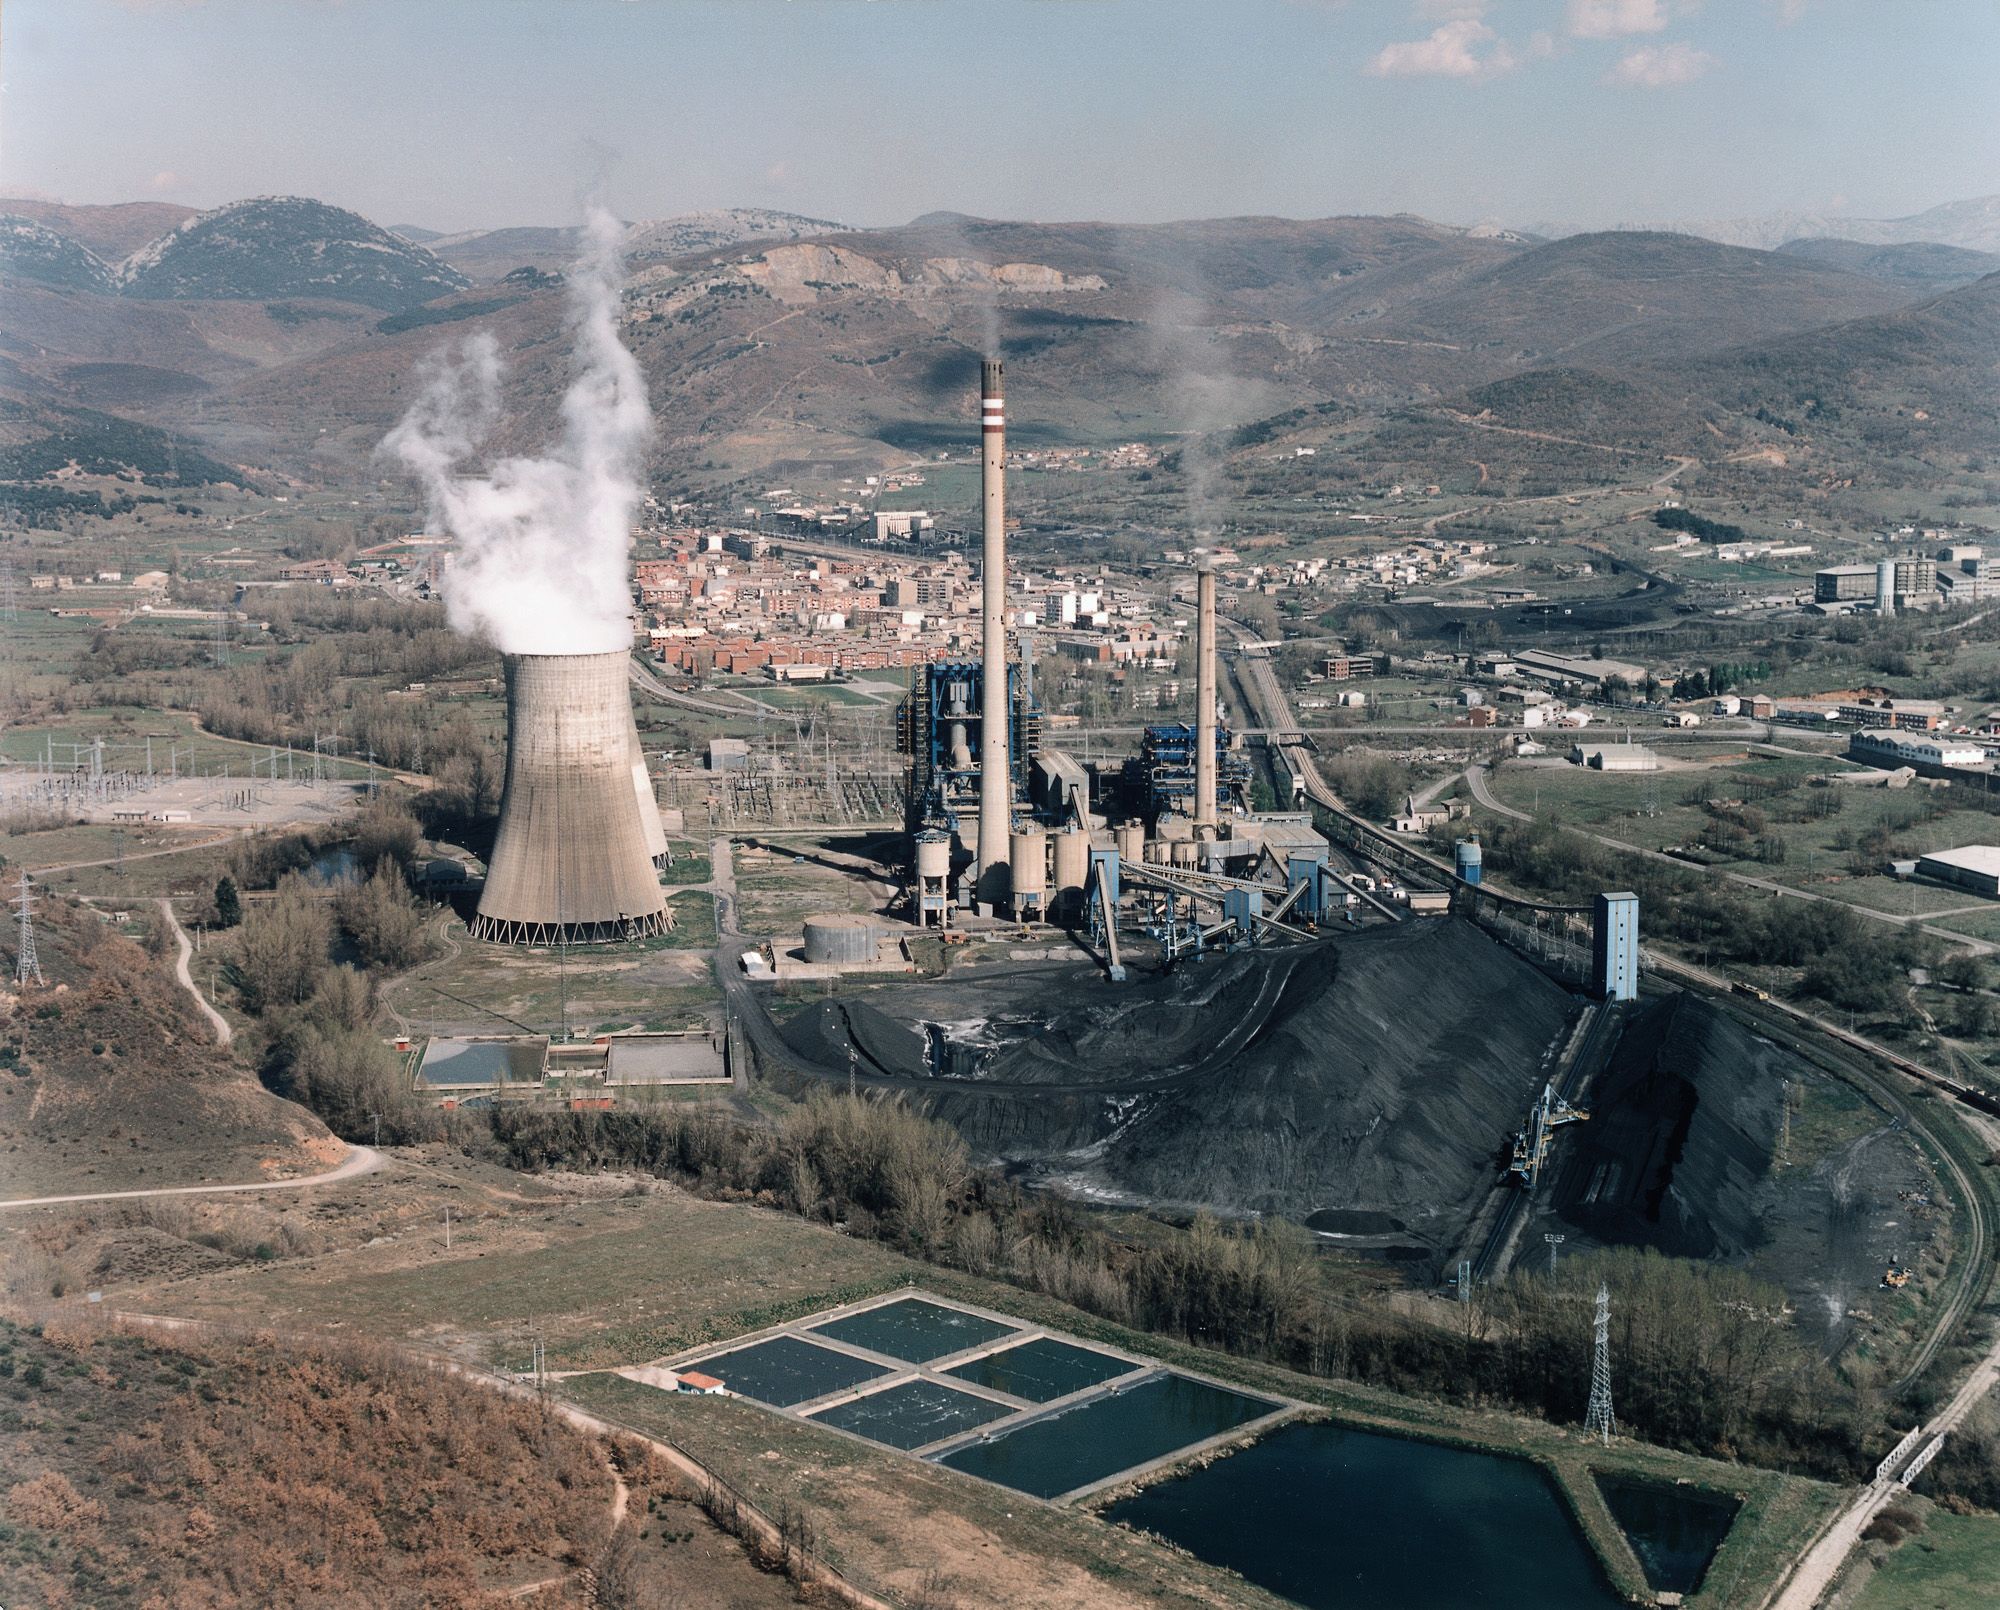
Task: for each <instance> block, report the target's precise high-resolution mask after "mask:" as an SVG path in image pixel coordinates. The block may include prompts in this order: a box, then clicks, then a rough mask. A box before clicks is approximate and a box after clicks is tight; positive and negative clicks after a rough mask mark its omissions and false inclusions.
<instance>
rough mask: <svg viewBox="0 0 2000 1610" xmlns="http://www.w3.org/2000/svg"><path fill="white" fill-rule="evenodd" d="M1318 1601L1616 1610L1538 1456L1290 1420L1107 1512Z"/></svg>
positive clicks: (1307, 1602)
mask: <svg viewBox="0 0 2000 1610" xmlns="http://www.w3.org/2000/svg"><path fill="white" fill-rule="evenodd" d="M1105 1513H1106V1514H1107V1515H1108V1516H1109V1517H1110V1518H1111V1519H1112V1520H1114V1521H1124V1522H1127V1523H1128V1524H1130V1525H1133V1526H1138V1527H1143V1528H1144V1529H1145V1530H1147V1531H1149V1532H1155V1533H1158V1534H1159V1535H1160V1536H1161V1537H1164V1538H1166V1539H1168V1540H1169V1541H1170V1542H1173V1543H1177V1544H1179V1545H1180V1546H1181V1547H1182V1548H1184V1549H1186V1550H1187V1551H1188V1552H1189V1553H1191V1554H1193V1555H1195V1556H1196V1557H1197V1558H1200V1559H1203V1560H1207V1561H1209V1562H1210V1563H1211V1564H1215V1565H1223V1566H1227V1567H1229V1568H1230V1569H1231V1570H1234V1571H1237V1572H1240V1573H1241V1574H1242V1575H1243V1576H1244V1577H1245V1578H1247V1579H1248V1580H1249V1581H1251V1582H1254V1583H1256V1584H1257V1585H1258V1586H1259V1587H1262V1588H1266V1589H1268V1590H1270V1591H1271V1592H1273V1593H1276V1594H1279V1595H1281V1596H1283V1597H1284V1598H1287V1599H1290V1600H1291V1601H1292V1602H1293V1603H1295V1604H1300V1605H1304V1606H1306V1607H1307V1610H1465V1607H1477V1610H1617V1607H1618V1606H1620V1605H1622V1604H1623V1603H1624V1601H1623V1600H1622V1599H1621V1598H1619V1597H1618V1595H1617V1594H1615V1593H1613V1592H1612V1590H1611V1586H1610V1584H1609V1583H1608V1582H1607V1581H1606V1580H1605V1577H1604V1573H1603V1571H1602V1569H1601V1568H1600V1567H1599V1565H1598V1563H1597V1558H1596V1556H1595V1555H1594V1554H1593V1553H1592V1552H1591V1550H1590V1545H1589V1544H1588V1543H1586V1542H1585V1541H1584V1539H1583V1535H1582V1533H1581V1532H1580V1531H1579V1530H1578V1528H1577V1525H1576V1522H1575V1521H1574V1520H1573V1519H1572V1518H1571V1516H1570V1513H1569V1511H1568V1510H1567V1509H1566V1508H1565V1507H1564V1505H1563V1503H1562V1500H1561V1499H1560V1498H1559V1497H1558V1496H1557V1495H1556V1492H1555V1489H1554V1487H1553V1486H1552V1485H1551V1483H1550V1481H1549V1479H1548V1477H1547V1476H1545V1475H1544V1474H1543V1473H1542V1471H1541V1470H1539V1469H1538V1468H1536V1467H1535V1466H1534V1465H1532V1464H1530V1463H1528V1461H1526V1460H1525V1459H1508V1458H1503V1457H1501V1456H1499V1455H1496V1454H1486V1453H1475V1452H1471V1451H1469V1450H1466V1449H1460V1448H1446V1447H1440V1446H1438V1445H1436V1444H1434V1443H1428V1442H1417V1441H1414V1440H1411V1439H1409V1438H1405V1437H1384V1436H1376V1435H1374V1434H1372V1433H1369V1432H1365V1431H1349V1430H1346V1429H1344V1428H1342V1427H1339V1426H1333V1425H1327V1424H1323V1423H1314V1424H1308V1425H1289V1426H1285V1427H1282V1428H1281V1429H1279V1430H1278V1431H1275V1432H1273V1433H1272V1434H1271V1435H1270V1436H1268V1437H1266V1438H1265V1439H1264V1440H1263V1441H1262V1442H1260V1443H1258V1444H1257V1445H1256V1446H1254V1447H1250V1448H1245V1449H1242V1450H1241V1451H1240V1452H1237V1453H1233V1454H1231V1455H1229V1456H1228V1457H1227V1458H1224V1459H1218V1460H1216V1461H1215V1463H1213V1464H1211V1465H1208V1466H1207V1467H1205V1468H1203V1469H1201V1470H1194V1471H1190V1472H1188V1473H1187V1474H1186V1475H1184V1476H1179V1477H1176V1478H1175V1479H1174V1480H1172V1481H1166V1482H1161V1483H1160V1484H1159V1485H1157V1486H1154V1487H1149V1488H1147V1489H1146V1490H1145V1491H1143V1492H1141V1493H1139V1494H1137V1495H1136V1496H1134V1497H1132V1498H1127V1499H1124V1500H1122V1501H1121V1502H1119V1503H1117V1504H1114V1505H1113V1506H1112V1507H1111V1508H1110V1509H1108V1510H1107V1511H1106V1512H1105Z"/></svg>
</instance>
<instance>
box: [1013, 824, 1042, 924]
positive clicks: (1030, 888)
mask: <svg viewBox="0 0 2000 1610" xmlns="http://www.w3.org/2000/svg"><path fill="white" fill-rule="evenodd" d="M1048 837H1049V836H1048V834H1046V833H1044V832H1043V831H1042V830H1041V829H1040V828H1039V827H1022V828H1016V829H1015V830H1014V832H1013V833H1012V834H1011V835H1010V836H1009V837H1008V840H1007V878H1008V887H1009V889H1010V891H1011V892H1012V894H1013V897H1014V915H1015V916H1017V917H1025V916H1028V915H1029V914H1030V913H1032V914H1033V915H1035V916H1038V917H1039V916H1041V915H1042V913H1043V912H1044V911H1045V910H1046V909H1047V906H1048V898H1049V850H1048Z"/></svg>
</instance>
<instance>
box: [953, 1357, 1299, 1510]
mask: <svg viewBox="0 0 2000 1610" xmlns="http://www.w3.org/2000/svg"><path fill="white" fill-rule="evenodd" d="M1279 1407H1281V1405H1279V1404H1276V1403H1273V1402H1271V1401H1270V1400H1269V1399H1267V1398H1254V1397H1250V1396H1249V1395H1247V1394H1246V1393H1242V1392H1232V1391H1230V1390H1229V1389H1228V1388H1226V1387H1220V1386H1210V1385H1209V1384H1208V1383H1207V1382H1205V1381H1196V1380H1192V1379H1190V1378H1189V1377H1187V1376H1185V1375H1173V1374H1160V1375H1155V1376H1152V1377H1149V1378H1148V1379H1146V1380H1144V1381H1141V1382H1139V1383H1138V1384H1137V1385H1136V1386H1130V1387H1126V1388H1125V1389H1124V1390H1123V1391H1119V1392H1112V1393H1107V1394H1105V1395H1104V1396H1101V1397H1094V1398H1086V1399H1085V1400H1084V1401H1082V1402H1081V1403H1077V1404H1074V1405H1072V1406H1071V1407H1069V1408H1066V1409H1058V1410H1056V1411H1055V1412H1054V1413H1052V1414H1046V1415H1043V1416H1042V1417H1041V1418H1040V1419H1037V1420H1030V1421H1027V1422H1026V1423H1025V1424H1023V1425H1020V1426H1017V1427H1015V1428H1014V1429H1013V1430H1010V1431H1003V1432H1000V1433H999V1434H997V1435H996V1436H993V1437H991V1438H988V1439H984V1440H982V1441H979V1442H973V1443H968V1444H967V1445H966V1446H964V1447H962V1448H957V1449H954V1450H953V1451H951V1452H950V1453H946V1454H941V1455H939V1456H938V1463H940V1464H944V1465H949V1466H950V1467H951V1468H952V1469H953V1470H962V1471H964V1472H965V1473H966V1474H967V1475H970V1476H981V1477H984V1478H985V1479H986V1480H987V1481H991V1482H997V1483H999V1484H1000V1485H1001V1486H1002V1487H1012V1488H1013V1489H1014V1490H1015V1491H1016V1492H1023V1493H1030V1494H1032V1495H1033V1496H1035V1497H1037V1498H1056V1497H1059V1496H1061V1495H1062V1494H1064V1493H1068V1492H1074V1491H1075V1490H1076V1489H1077V1488H1079V1487H1089V1486H1092V1485H1093V1484H1095V1483H1097V1482H1100V1481H1103V1480H1105V1479H1107V1478H1108V1477H1111V1476H1115V1475H1117V1474H1118V1473H1119V1472H1120V1471H1121V1470H1130V1469H1132V1468H1133V1467H1135V1466H1138V1465H1149V1464H1151V1463H1152V1462H1153V1461H1154V1460H1156V1459H1163V1458H1165V1457H1166V1456H1167V1455H1168V1454H1171V1453H1176V1452H1178V1451H1179V1450H1181V1449H1182V1448H1188V1447H1192V1446H1193V1445H1194V1444H1195V1443H1198V1442H1206V1441H1207V1440H1208V1439H1209V1438H1210V1437H1214V1436H1219V1435H1221V1434H1222V1433H1223V1432H1225V1431H1233V1430H1234V1429H1235V1428H1236V1427H1237V1426H1240V1425H1245V1424H1247V1423H1248V1422H1250V1421H1252V1420H1258V1419H1261V1418H1263V1417H1264V1416H1265V1415H1267V1414H1270V1413H1272V1412H1274V1411H1275V1410H1277V1409H1278V1408H1279Z"/></svg>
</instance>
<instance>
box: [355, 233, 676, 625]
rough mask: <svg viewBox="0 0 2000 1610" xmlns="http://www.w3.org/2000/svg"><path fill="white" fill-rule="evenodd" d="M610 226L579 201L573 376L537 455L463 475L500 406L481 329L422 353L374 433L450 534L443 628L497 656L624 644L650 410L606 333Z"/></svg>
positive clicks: (617, 238) (626, 360)
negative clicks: (398, 408) (387, 425)
mask: <svg viewBox="0 0 2000 1610" xmlns="http://www.w3.org/2000/svg"><path fill="white" fill-rule="evenodd" d="M624 232H625V231H624V226H623V225H622V224H620V223H619V222H618V220H617V219H615V218H614V217H612V216H611V214H610V213H608V212H606V211H604V210H603V209H602V208H593V209H592V210H591V212H590V215H589V218H588V221H587V223H586V226H585V230H584V239H585V251H584V255H583V257H582V259H581V260H580V261H579V262H578V263H577V265H576V267H575V268H574V269H572V270H571V272H570V275H569V295H570V301H571V310H570V324H571V328H572V331H573V341H572V346H571V364H572V368H573V371H574V374H573V378H572V379H571V381H570V384H569V389H568V391H567V392H565V393H564V395H563V400H562V431H561V434H560V435H559V437H558V438H557V439H556V441H555V442H554V443H552V444H551V446H550V447H549V449H548V450H547V452H545V453H544V454H542V455H541V456H539V457H510V458H501V459H498V460H496V461H494V462H493V463H492V464H491V465H490V466H489V467H488V468H487V469H486V471H485V473H484V474H479V473H474V472H473V468H472V466H473V465H474V464H475V462H476V459H477V456H478V454H479V449H480V447H481V444H482V443H483V442H484V441H485V439H486V438H487V437H488V436H489V435H490V434H491V432H492V430H493V428H494V427H495V425H496V424H497V423H498V422H499V418H500V413H501V406H500V382H501V378H502V366H501V361H500V353H499V348H498V345H497V344H496V343H495V341H494V339H493V337H492V336H491V335H488V334H484V333H482V334H479V335H476V336H473V337H471V338H470V339H468V340H467V341H465V342H464V343H462V344H461V346H460V347H459V349H458V351H457V353H456V354H452V353H449V352H447V353H440V354H438V355H436V356H434V357H433V358H432V359H431V360H430V362H429V363H428V365H427V366H426V368H427V373H426V375H425V380H424V385H423V388H422V390H421V391H420V393H419V394H418V397H417V400H416V401H415V402H414V403H412V404H411V405H410V408H409V411H408V412H407V413H405V414H404V416H403V418H402V419H401V420H400V421H399V422H398V423H397V425H396V427H395V429H393V430H392V431H390V432H389V434H388V435H387V436H386V437H385V438H384V439H383V441H382V446H381V449H380V450H381V452H382V453H384V454H385V455H387V456H388V457H390V458H392V459H394V460H396V461H397V462H399V463H400V464H402V465H403V466H404V467H405V468H407V469H409V470H410V471H411V472H413V473H414V474H415V475H416V476H417V478H418V479H419V480H420V481H421V482H422V483H423V488H424V497H425V501H426V503H427V505H428V511H429V525H430V528H431V529H432V530H433V531H443V532H448V533H450V535H451V536H452V537H454V538H455V539H456V540H457V548H456V551H455V553H454V556H453V562H452V564H451V565H450V567H449V568H448V569H447V570H446V571H445V575H444V598H445V611H446V614H447V616H448V618H449V619H450V621H451V624H452V626H453V627H454V628H456V629H457V630H458V631H461V632H464V633H466V634H467V635H468V636H472V637H478V638H482V639H484V640H485V641H486V642H489V643H491V644H492V645H493V646H494V647H495V648H498V649H500V650H501V651H502V652H504V653H508V654H599V653H606V652H609V651H611V650H613V649H624V648H628V647H629V646H630V644H631V640H632V628H631V608H632V595H631V589H630V578H629V568H630V567H629V563H628V561H629V550H630V543H631V529H632V517H633V514H634V512H635V510H636V509H637V508H638V505H639V498H640V495H641V486H640V471H641V467H642V463H643V458H644V453H645V448H646V443H647V441H648V439H649V438H650V436H651V434H652V426H653V420H652V412H651V410H650V409H649V408H648V406H647V403H646V382H645V376H644V374H643V373H642V372H641V370H640V368H639V364H638V361H637V360H636V359H635V358H634V357H633V356H632V354H631V353H630V352H628V351H626V349H625V346H624V344H623V343H622V342H621V341H620V340H619V338H618V306H619V294H620V291H621V289H622V286H623V283H624V264H623V259H622V256H621V251H620V247H621V242H622V240H623V237H624Z"/></svg>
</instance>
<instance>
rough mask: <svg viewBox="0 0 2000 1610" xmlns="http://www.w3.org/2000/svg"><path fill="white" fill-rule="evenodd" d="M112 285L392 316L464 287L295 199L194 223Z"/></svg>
mask: <svg viewBox="0 0 2000 1610" xmlns="http://www.w3.org/2000/svg"><path fill="white" fill-rule="evenodd" d="M118 283H119V286H120V288H121V289H122V290H123V292H124V294H125V295H127V296H132V297H139V298H142V299H147V300H170V301H217V300H221V301H246V302H261V301H268V300H272V299H279V298H285V297H313V298H316V299H318V300H321V301H328V302H350V303H359V304H360V305H361V306H363V307H373V308H380V309H381V310H382V311H383V312H385V313H394V312H397V311H399V310H401V309H403V308H407V307H414V306H416V305H417V304H418V303H419V302H428V301H429V300H430V299H431V298H432V297H434V296H441V295H443V294H445V293H446V292H448V291H455V290H458V289H460V288H461V287H463V286H464V285H465V284H466V283H467V281H466V279H465V276H464V275H462V274H460V273H459V272H458V271H457V270H456V269H454V268H452V267H450V266H449V265H448V264H446V263H443V262H440V261H439V260H438V259H437V258H436V257H434V256H433V255H432V254H431V253H430V252H429V251H428V250H426V249H425V248H424V247H422V246H419V245H417V244H415V243H414V242H412V241H407V240H403V239H400V238H399V237H397V236H395V235H392V234H390V233H389V231H388V230H386V229H382V228H378V227H377V226H376V225H374V224H371V223H370V222H368V220H367V219H365V218H363V217H362V216H361V215H360V214H358V213H352V212H347V211H345V210H344V209H342V208H339V207H329V206H327V205H326V204H325V203H324V202H319V201H312V200H308V199H306V198H304V197H300V196H260V197H257V198H256V199H254V200H250V201H237V202H232V203H230V204H229V205H228V206H226V207H217V208H215V209H214V210H213V211H211V212H204V213H198V214H197V215H196V216H194V217H192V218H190V219H188V220H187V221H186V222H184V223H182V224H181V225H180V226H179V227H178V228H176V229H175V230H174V231H173V232H172V233H171V234H167V235H163V236H161V237H160V238H159V239H158V240H155V241H153V242H151V243H150V244H148V245H146V246H142V247H141V248H140V249H139V250H138V251H136V252H134V253H133V254H132V255H131V256H130V257H128V258H126V259H125V261H124V262H123V263H121V264H120V265H119V268H118Z"/></svg>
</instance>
